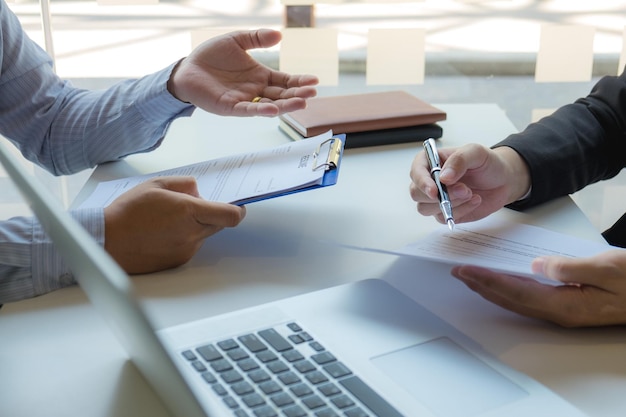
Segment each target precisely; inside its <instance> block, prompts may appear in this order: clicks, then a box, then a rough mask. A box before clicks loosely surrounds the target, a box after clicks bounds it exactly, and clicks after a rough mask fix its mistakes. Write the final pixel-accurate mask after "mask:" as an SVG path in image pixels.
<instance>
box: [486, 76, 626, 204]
mask: <svg viewBox="0 0 626 417" xmlns="http://www.w3.org/2000/svg"><path fill="white" fill-rule="evenodd" d="M498 146H509V147H511V148H513V149H515V150H516V151H517V152H518V153H519V154H520V155H521V156H522V158H524V160H525V161H526V162H527V164H528V166H529V168H530V173H531V181H532V193H531V196H530V197H529V198H528V199H526V200H524V201H523V202H518V203H514V204H512V205H511V206H510V207H511V208H514V209H524V208H527V207H531V206H534V205H537V204H540V203H543V202H545V201H548V200H550V199H553V198H556V197H560V196H564V195H568V194H571V193H573V192H575V191H578V190H580V189H581V188H583V187H585V186H586V185H589V184H592V183H594V182H597V181H600V180H604V179H608V178H611V177H614V176H615V175H617V174H618V173H619V171H620V170H621V169H622V168H623V167H624V166H626V73H622V75H620V76H619V77H604V78H602V79H601V80H600V81H599V82H598V83H597V84H596V85H595V86H594V88H593V89H592V91H591V93H590V94H589V95H588V96H587V97H585V98H581V99H579V100H577V101H576V102H574V103H572V104H568V105H566V106H563V107H561V108H560V109H558V110H557V111H556V112H555V113H553V114H552V115H550V116H548V117H545V118H543V119H541V120H540V121H538V122H537V123H533V124H530V125H529V126H528V127H527V128H526V129H525V130H524V131H523V132H521V133H517V134H514V135H511V136H509V137H508V138H506V139H505V140H503V141H502V142H500V143H498V144H496V145H495V146H494V147H498Z"/></svg>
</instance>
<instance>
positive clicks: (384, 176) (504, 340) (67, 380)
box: [0, 104, 626, 417]
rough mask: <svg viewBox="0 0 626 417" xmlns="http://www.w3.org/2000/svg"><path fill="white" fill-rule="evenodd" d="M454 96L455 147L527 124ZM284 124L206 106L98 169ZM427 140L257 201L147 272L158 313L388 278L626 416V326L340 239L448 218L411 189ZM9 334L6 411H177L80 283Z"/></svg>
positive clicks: (568, 217)
mask: <svg viewBox="0 0 626 417" xmlns="http://www.w3.org/2000/svg"><path fill="white" fill-rule="evenodd" d="M440 107H442V108H443V109H445V110H446V111H447V112H448V121H446V122H445V123H443V126H444V134H445V136H444V138H442V139H441V142H440V143H441V146H451V145H457V144H460V143H464V142H469V141H474V142H482V143H484V144H486V145H490V144H493V143H494V142H495V141H497V140H499V139H501V138H503V137H504V136H506V135H507V134H508V133H510V132H512V131H514V127H513V126H512V125H511V123H510V122H509V121H508V120H507V118H506V117H505V115H504V113H503V112H502V111H501V110H500V109H498V108H497V107H496V106H495V105H489V104H485V105H440ZM479 120H488V121H489V123H479V122H477V121H479ZM276 126H277V121H276V120H272V119H262V118H258V119H245V120H243V119H234V118H219V117H214V116H211V115H208V114H206V113H203V112H197V113H196V114H195V115H194V116H193V117H192V118H190V119H185V120H178V121H176V122H175V123H174V125H173V126H172V128H171V130H170V132H169V134H168V136H169V137H168V138H167V139H166V141H165V143H164V145H163V146H162V147H161V148H160V149H159V150H157V151H156V152H154V153H151V154H145V155H136V156H132V157H130V158H128V159H127V160H126V161H124V162H120V163H115V164H110V165H107V166H102V167H100V168H99V169H98V170H96V172H95V174H94V179H98V180H102V179H107V178H113V177H118V176H122V175H133V174H137V173H142V172H149V171H156V170H160V169H165V168H170V167H172V166H177V165H183V164H188V163H193V162H198V161H200V160H203V159H209V158H213V157H217V156H221V155H226V154H231V153H236V152H241V151H244V150H248V149H250V148H253V147H257V148H259V147H266V146H273V145H277V144H280V143H284V142H285V140H286V138H285V137H283V136H282V135H281V134H280V133H279V132H278V130H277V127H276ZM418 149H421V148H418V147H417V145H392V146H386V147H380V148H370V149H355V150H348V151H346V153H345V156H344V160H343V163H342V167H341V172H340V176H339V182H338V184H337V185H336V186H334V187H329V188H325V189H320V190H315V191H312V192H307V193H300V194H295V195H291V196H286V197H282V198H279V199H274V200H268V201H264V202H260V203H255V204H252V205H250V206H249V207H248V214H247V217H246V219H245V221H244V222H243V223H242V224H241V225H240V226H239V227H237V228H235V229H229V230H225V231H223V232H221V233H219V234H217V235H216V236H214V237H212V238H210V239H208V240H207V241H206V243H205V245H204V246H203V248H202V249H201V250H200V252H199V253H198V254H197V256H195V257H194V258H193V259H192V260H191V261H190V262H189V263H188V264H186V265H185V266H183V267H181V268H178V269H176V270H171V271H166V272H162V273H158V274H152V275H146V276H140V277H135V278H133V280H134V282H135V284H136V285H137V289H138V292H139V294H140V295H141V296H142V297H143V298H144V299H145V302H146V306H147V308H148V310H149V312H150V314H151V315H152V316H153V318H154V320H155V321H156V322H157V323H158V325H159V326H168V325H172V324H176V323H179V322H182V321H187V320H192V319H196V318H200V317H204V316H207V315H215V314H218V313H221V312H226V311H230V310H234V309H237V308H240V307H246V306H249V305H251V304H257V303H261V302H264V301H270V300H274V299H278V298H282V297H286V296H289V295H293V294H298V293H302V292H305V291H309V290H311V289H316V288H323V287H327V286H331V285H335V284H339V283H342V282H347V281H351V280H357V279H363V278H370V277H382V278H384V279H388V280H389V281H391V282H393V283H394V284H395V285H397V286H398V287H400V288H402V289H404V290H405V291H407V292H408V293H409V294H411V295H412V296H413V297H414V298H415V299H417V300H418V301H420V302H421V303H422V304H423V305H424V306H425V307H427V308H429V309H431V310H432V311H434V312H435V313H437V314H438V315H439V316H441V317H442V318H443V319H445V320H447V321H449V322H450V323H452V324H453V325H455V326H456V327H458V328H459V329H460V330H462V331H464V332H465V333H467V334H468V335H469V336H471V337H473V338H474V339H476V340H477V341H478V342H479V343H481V344H483V345H484V346H485V347H486V349H487V350H489V351H490V352H492V353H493V354H495V355H496V356H498V357H499V358H501V359H502V360H503V361H504V362H506V363H508V364H510V365H511V366H513V367H515V368H517V369H519V370H521V371H523V372H525V373H527V374H529V375H530V376H532V377H534V378H536V379H538V380H539V381H541V382H542V383H544V384H546V385H547V386H548V387H550V388H552V389H553V390H554V391H556V392H558V393H559V394H561V395H562V396H563V397H565V398H566V399H567V400H569V401H570V402H572V403H573V404H574V405H576V406H578V407H580V408H581V409H582V410H583V411H585V412H587V413H588V414H589V415H590V416H622V415H623V413H624V410H626V397H625V396H624V395H623V393H624V392H626V360H624V355H625V353H626V334H625V332H624V331H623V328H608V329H591V330H589V329H587V330H565V329H561V328H557V327H555V326H552V325H548V324H545V323H542V322H537V321H534V320H529V319H526V318H523V317H519V316H517V315H514V314H512V313H509V312H507V311H504V310H502V309H500V308H498V307H495V306H493V305H491V304H489V303H487V302H486V301H484V300H482V299H481V298H480V297H478V296H477V295H476V294H474V293H472V292H471V291H470V290H468V289H467V288H466V287H465V286H463V285H462V284H461V283H460V282H458V281H456V280H455V279H453V278H450V277H449V276H448V274H447V270H446V269H445V268H443V267H442V268H441V274H440V275H439V276H421V275H420V272H419V271H420V262H421V261H418V260H414V259H404V258H398V257H395V256H390V255H382V254H373V253H369V252H362V251H355V250H350V249H346V248H343V247H341V245H338V244H348V245H358V246H365V247H376V248H383V249H394V248H398V247H400V246H402V245H404V244H406V243H408V242H411V241H413V240H416V239H418V238H419V237H421V236H423V235H424V234H426V233H428V232H429V231H431V230H432V229H433V228H435V227H442V226H440V225H438V224H437V223H435V222H434V221H433V220H432V219H430V218H424V217H421V216H419V215H418V214H417V213H416V211H415V205H414V203H413V202H412V201H411V199H410V198H409V195H408V184H409V177H408V171H409V166H410V163H411V161H412V159H413V156H414V154H415V152H416V151H417V150H418ZM94 183H95V180H94V181H90V183H88V185H87V187H86V189H89V188H90V187H91V186H93V184H94ZM83 195H84V194H81V195H79V197H78V198H79V199H80V198H82V197H83ZM499 215H503V216H511V217H513V218H515V219H518V220H519V221H522V222H528V223H534V224H540V225H544V226H546V227H549V228H552V229H554V230H558V231H563V232H569V233H571V234H574V235H577V236H581V237H587V238H592V239H599V235H598V233H597V232H596V231H595V230H594V229H593V227H592V225H591V224H590V223H589V221H587V219H586V218H585V217H584V215H583V214H582V213H581V212H580V210H578V208H577V207H576V206H575V205H574V204H573V203H572V201H571V200H570V199H568V198H565V199H561V200H559V201H556V202H554V203H552V204H549V205H546V206H543V207H541V208H539V209H536V210H534V211H532V212H530V213H515V212H512V211H508V210H505V211H502V212H501V213H499ZM0 334H1V335H2V349H1V350H0V386H1V387H2V388H0V416H11V417H21V416H29V417H31V416H39V415H41V416H47V417H48V416H85V415H89V416H92V417H99V416H132V417H138V416H152V417H160V416H165V415H166V413H165V411H164V408H163V407H162V405H161V404H160V402H159V400H158V399H157V398H156V396H155V395H154V393H153V392H152V391H151V390H150V388H149V387H148V386H147V385H146V384H145V382H144V381H143V380H142V378H141V377H140V375H139V374H138V372H137V371H136V369H135V368H134V367H133V366H132V365H131V364H130V363H129V362H128V360H127V359H126V356H125V353H124V352H123V351H122V349H121V347H120V346H119V345H118V343H117V341H116V340H115V339H114V337H113V335H112V333H111V332H110V331H109V329H108V328H107V327H106V325H105V324H104V322H103V321H102V320H101V319H100V318H99V316H98V313H97V312H95V311H94V310H93V308H92V307H91V306H90V305H89V303H88V302H87V301H86V298H85V297H84V295H83V294H82V292H81V290H80V289H79V288H69V289H66V290H62V291H58V292H56V293H52V294H48V295H46V296H43V297H40V298H37V299H33V300H27V301H24V302H20V303H15V304H12V305H6V306H5V307H4V308H3V309H2V310H1V314H0Z"/></svg>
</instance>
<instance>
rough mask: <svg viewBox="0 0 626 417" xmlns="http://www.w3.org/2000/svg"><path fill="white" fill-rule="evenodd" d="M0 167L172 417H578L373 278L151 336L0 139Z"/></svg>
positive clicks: (123, 288)
mask: <svg viewBox="0 0 626 417" xmlns="http://www.w3.org/2000/svg"><path fill="white" fill-rule="evenodd" d="M0 161H1V162H2V164H3V165H4V167H5V169H6V171H7V173H8V174H9V176H10V177H11V178H12V179H13V182H14V183H15V185H16V186H17V188H18V189H19V190H20V191H21V193H22V194H23V195H24V197H25V199H26V200H27V202H28V204H29V205H30V206H31V208H32V209H33V211H34V213H35V214H36V216H37V217H38V218H39V220H40V221H41V223H42V224H43V226H44V227H45V229H46V230H47V232H48V234H49V236H50V237H51V238H52V240H53V241H54V243H55V245H56V246H57V248H58V250H59V251H60V252H61V253H62V255H63V256H64V257H65V259H66V262H67V263H68V264H69V266H70V268H71V269H72V271H73V272H74V275H75V277H76V279H77V281H78V282H79V284H80V286H81V287H82V289H83V290H84V291H85V293H86V294H87V296H88V298H89V299H90V301H91V302H92V303H93V305H94V306H95V308H96V309H98V310H99V311H100V313H101V314H102V315H103V316H104V318H105V319H106V320H107V321H108V323H109V324H110V325H111V327H112V330H113V331H114V333H115V334H116V335H117V336H118V338H119V340H120V342H121V344H122V345H123V346H124V348H125V349H126V350H127V352H128V355H129V357H130V358H131V360H132V361H133V363H134V364H135V365H136V367H137V368H138V369H139V370H140V372H141V373H142V374H143V375H144V377H145V379H146V380H147V381H148V382H149V383H150V384H151V386H152V387H153V388H154V390H155V392H156V393H157V394H158V395H159V397H160V398H161V399H162V400H163V403H164V404H165V405H166V406H167V408H168V409H169V411H170V412H171V414H172V415H174V416H178V417H245V416H250V417H252V416H254V417H263V416H281V417H297V416H314V417H328V416H343V417H360V416H371V417H374V416H378V417H397V416H405V417H414V416H437V417H461V416H462V417H471V416H490V417H492V416H507V417H515V416H524V417H526V416H529V415H533V416H542V415H544V416H553V415H558V416H582V415H583V414H582V413H581V412H580V411H578V410H576V409H575V408H574V407H573V406H572V405H570V404H569V403H567V402H566V401H564V400H563V399H562V398H560V397H559V396H557V395H556V394H555V393H553V392H552V391H550V390H549V389H547V388H546V387H545V386H543V385H541V384H539V383H538V382H537V381H535V380H533V379H531V378H529V377H528V376H526V375H524V374H521V373H519V372H517V371H515V370H514V369H512V368H510V367H508V366H507V365H505V364H504V363H502V362H501V361H499V360H498V359H496V358H495V357H493V356H491V355H490V354H489V353H487V352H486V351H485V350H484V349H482V348H481V347H480V346H479V345H478V344H477V343H476V342H475V341H473V340H471V339H469V338H468V337H466V336H465V335H463V334H462V333H461V332H459V331H458V330H456V329H455V328H454V327H452V326H450V325H449V324H447V323H446V322H444V321H443V320H441V319H440V318H438V317H437V316H435V315H434V314H433V313H431V312H430V311H428V310H426V309H425V308H423V307H421V306H420V305H418V304H417V303H415V302H414V301H413V300H411V299H410V298H409V297H407V296H405V295H404V294H402V293H401V292H399V291H398V290H396V289H395V288H394V287H392V286H391V285H390V284H388V283H386V282H385V281H382V280H378V279H364V280H362V281H358V282H355V283H350V284H343V285H340V286H336V287H332V288H328V289H323V290H319V291H315V292H311V293H308V294H303V295H298V296H296V297H292V298H287V299H283V300H280V301H276V302H271V303H268V304H263V305H260V306H255V307H250V308H247V309H243V310H240V311H235V312H232V313H228V314H224V315H220V316H215V317H209V318H206V319H202V320H198V321H195V322H192V323H185V324H181V325H177V326H174V327H171V328H165V329H160V330H156V329H155V328H154V326H153V325H152V324H151V320H150V318H149V317H148V316H147V315H146V313H145V311H144V309H143V308H142V305H141V303H140V301H139V300H138V299H137V298H136V297H135V295H134V291H133V286H132V283H131V280H130V279H129V277H128V276H127V274H126V273H125V272H124V271H123V270H122V269H121V268H120V267H119V266H118V265H117V264H116V263H115V262H114V261H113V260H112V258H110V257H109V256H108V254H107V253H106V252H105V251H104V250H103V248H102V247H100V246H99V245H98V244H97V243H96V242H95V241H94V240H93V239H92V238H91V236H89V234H88V233H87V232H86V231H85V230H84V229H83V228H82V227H81V226H80V225H79V224H78V223H76V222H75V221H74V220H73V219H72V218H71V216H69V215H68V214H67V213H66V212H65V210H64V209H63V208H62V207H61V205H60V203H59V202H58V201H57V200H56V199H55V198H54V197H53V196H51V195H50V194H49V193H48V190H46V189H45V188H44V187H43V186H42V185H41V184H39V183H38V182H37V181H36V180H35V179H34V178H33V177H32V176H30V175H29V174H27V173H26V171H25V170H24V169H23V167H22V166H21V165H20V163H19V162H17V161H15V159H14V158H13V157H12V156H11V155H10V153H9V152H8V148H7V146H6V145H5V143H3V142H2V141H0Z"/></svg>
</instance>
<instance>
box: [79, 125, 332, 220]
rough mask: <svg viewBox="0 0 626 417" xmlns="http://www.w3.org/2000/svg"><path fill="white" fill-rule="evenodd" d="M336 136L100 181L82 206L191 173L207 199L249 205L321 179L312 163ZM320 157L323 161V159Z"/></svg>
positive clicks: (102, 202)
mask: <svg viewBox="0 0 626 417" xmlns="http://www.w3.org/2000/svg"><path fill="white" fill-rule="evenodd" d="M331 137H332V132H330V131H328V132H326V133H323V134H321V135H319V136H316V137H313V138H309V139H306V140H300V141H294V142H289V143H286V144H284V145H281V146H278V147H275V148H271V149H267V150H262V151H259V152H249V153H242V154H238V155H232V156H228V157H224V158H218V159H212V160H209V161H206V162H201V163H198V164H192V165H186V166H183V167H179V168H174V169H169V170H165V171H159V172H155V173H152V174H147V175H140V176H135V177H128V178H122V179H119V180H113V181H105V182H101V183H100V184H98V186H97V187H96V189H95V190H94V192H93V193H92V194H91V195H90V196H89V197H88V198H87V199H85V201H84V202H83V203H82V204H81V205H80V207H79V208H87V207H106V206H108V205H109V204H111V202H113V200H115V199H116V198H117V197H119V196H120V195H122V194H123V193H125V192H126V191H128V190H130V189H131V188H133V187H135V186H137V185H139V184H141V183H142V182H144V181H146V180H148V179H150V178H154V177H159V176H179V175H180V176H192V177H194V178H195V179H196V181H197V183H198V192H199V193H200V196H201V197H202V198H204V199H205V200H210V201H217V202H223V203H233V204H244V203H246V202H248V201H250V200H257V199H261V198H263V197H265V196H270V195H274V194H278V193H282V192H287V191H292V190H296V189H299V188H303V187H305V186H311V185H316V184H321V183H322V181H323V177H324V173H325V170H324V169H317V170H314V169H312V168H313V167H314V166H317V165H319V164H320V163H322V162H325V161H326V159H325V158H326V156H327V155H328V152H329V147H330V143H329V142H326V141H327V140H328V139H330V138H331ZM324 142H326V143H324ZM320 144H323V145H322V147H321V149H320V150H319V154H320V156H319V157H317V154H316V151H317V150H318V148H319V146H320ZM322 155H326V156H322ZM320 158H322V159H324V160H323V161H320V160H319V159H320Z"/></svg>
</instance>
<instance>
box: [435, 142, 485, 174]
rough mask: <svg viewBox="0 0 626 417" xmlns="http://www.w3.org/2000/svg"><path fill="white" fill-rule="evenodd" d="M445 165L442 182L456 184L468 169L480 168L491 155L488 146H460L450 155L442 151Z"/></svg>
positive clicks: (442, 171) (442, 168) (442, 169)
mask: <svg viewBox="0 0 626 417" xmlns="http://www.w3.org/2000/svg"><path fill="white" fill-rule="evenodd" d="M440 155H441V159H442V161H443V166H442V167H441V175H440V178H441V182H443V183H444V184H454V183H455V182H457V181H459V180H460V179H461V178H462V177H463V176H464V175H465V174H466V173H467V171H468V170H476V169H479V168H480V167H481V166H483V165H484V164H485V163H486V162H487V158H488V156H489V150H488V148H486V147H484V146H482V145H478V144H469V145H465V146H463V147H461V148H459V149H458V150H457V151H456V152H453V153H451V154H450V155H446V154H442V153H441V152H440Z"/></svg>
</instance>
